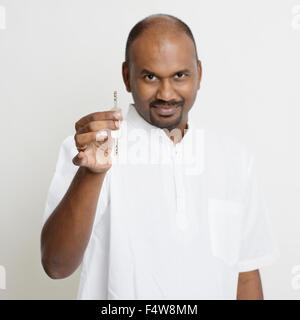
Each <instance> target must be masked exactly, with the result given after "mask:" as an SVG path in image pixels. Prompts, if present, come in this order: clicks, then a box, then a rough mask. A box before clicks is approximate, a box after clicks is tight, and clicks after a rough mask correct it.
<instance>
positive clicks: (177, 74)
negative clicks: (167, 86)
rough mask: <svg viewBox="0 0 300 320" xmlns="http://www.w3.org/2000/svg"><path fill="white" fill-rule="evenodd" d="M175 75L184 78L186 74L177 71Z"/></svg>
mask: <svg viewBox="0 0 300 320" xmlns="http://www.w3.org/2000/svg"><path fill="white" fill-rule="evenodd" d="M175 76H178V78H177V79H182V78H184V76H185V74H184V73H182V72H177V73H176V75H175Z"/></svg>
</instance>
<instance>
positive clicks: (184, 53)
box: [130, 29, 196, 73]
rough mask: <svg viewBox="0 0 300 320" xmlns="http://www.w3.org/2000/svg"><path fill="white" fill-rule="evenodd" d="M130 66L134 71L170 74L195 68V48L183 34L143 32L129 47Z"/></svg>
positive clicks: (159, 31)
mask: <svg viewBox="0 0 300 320" xmlns="http://www.w3.org/2000/svg"><path fill="white" fill-rule="evenodd" d="M130 61H131V66H132V67H133V68H134V70H135V71H139V70H140V69H147V70H151V71H153V72H155V71H156V72H161V73H163V72H172V71H176V70H180V69H186V68H193V67H194V66H195V61H196V59H195V47H194V43H193V41H192V39H191V38H190V37H188V36H187V35H186V34H185V33H184V32H179V31H169V32H164V31H162V30H161V29H160V30H159V29H157V30H155V29H150V30H147V31H144V32H143V33H142V34H141V35H140V36H139V37H138V38H137V39H136V40H134V42H133V43H132V45H131V49H130Z"/></svg>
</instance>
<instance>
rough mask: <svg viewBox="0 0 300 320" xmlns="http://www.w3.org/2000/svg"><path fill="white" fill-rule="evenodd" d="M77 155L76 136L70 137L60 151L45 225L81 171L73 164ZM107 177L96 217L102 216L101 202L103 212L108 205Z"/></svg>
mask: <svg viewBox="0 0 300 320" xmlns="http://www.w3.org/2000/svg"><path fill="white" fill-rule="evenodd" d="M77 153H78V151H77V149H76V145H75V140H74V136H68V137H67V138H66V139H65V140H64V141H63V142H62V144H61V146H60V149H59V153H58V159H57V163H56V168H55V172H54V175H53V177H52V180H51V183H50V186H49V189H48V195H47V199H46V204H45V209H44V215H43V225H44V223H45V222H46V221H47V219H48V218H49V216H50V215H51V213H52V212H53V211H54V209H55V208H56V207H57V205H58V204H59V202H60V201H61V199H62V198H63V197H64V195H65V194H66V192H67V190H68V189H69V186H70V185H71V183H72V180H73V178H74V176H75V175H76V173H77V171H78V169H79V167H78V166H75V165H74V164H73V162H72V160H73V158H74V157H75V156H76V154H77ZM107 177H108V175H106V176H105V179H104V181H103V185H102V188H101V192H100V201H98V208H97V214H96V217H97V216H99V214H101V212H99V202H100V203H101V211H102V210H104V209H105V208H106V206H107V203H108V182H107V180H108V178H107Z"/></svg>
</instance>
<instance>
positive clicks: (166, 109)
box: [154, 106, 178, 116]
mask: <svg viewBox="0 0 300 320" xmlns="http://www.w3.org/2000/svg"><path fill="white" fill-rule="evenodd" d="M154 108H155V110H156V112H157V113H158V114H159V115H161V116H170V115H173V114H174V113H175V112H176V110H177V108H178V106H154Z"/></svg>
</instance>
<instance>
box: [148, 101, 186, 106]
mask: <svg viewBox="0 0 300 320" xmlns="http://www.w3.org/2000/svg"><path fill="white" fill-rule="evenodd" d="M183 105H184V100H181V101H163V100H155V101H152V102H151V103H150V107H151V108H153V107H173V106H176V107H183Z"/></svg>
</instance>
